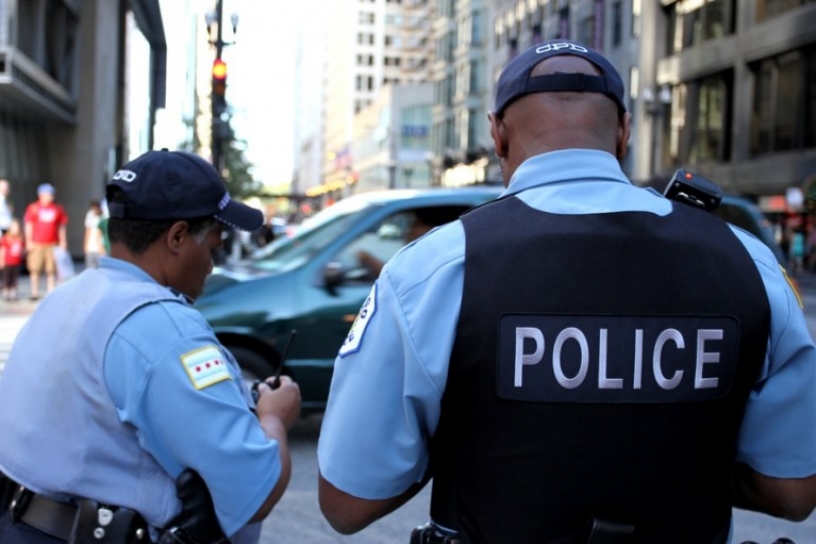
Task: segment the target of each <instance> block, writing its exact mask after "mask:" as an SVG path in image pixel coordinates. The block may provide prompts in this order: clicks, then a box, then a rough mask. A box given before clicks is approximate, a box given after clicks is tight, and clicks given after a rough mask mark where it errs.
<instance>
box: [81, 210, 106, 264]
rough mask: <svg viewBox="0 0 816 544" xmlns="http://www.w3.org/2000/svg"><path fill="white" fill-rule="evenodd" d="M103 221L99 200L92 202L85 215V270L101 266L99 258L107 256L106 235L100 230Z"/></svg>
mask: <svg viewBox="0 0 816 544" xmlns="http://www.w3.org/2000/svg"><path fill="white" fill-rule="evenodd" d="M100 221H102V205H101V204H100V203H99V201H98V200H91V202H90V204H89V205H88V211H87V212H86V213H85V239H84V243H83V246H82V247H83V250H84V252H85V268H95V267H97V266H99V258H100V257H101V256H102V255H104V254H105V245H104V233H103V231H102V230H101V229H100V228H99V223H100Z"/></svg>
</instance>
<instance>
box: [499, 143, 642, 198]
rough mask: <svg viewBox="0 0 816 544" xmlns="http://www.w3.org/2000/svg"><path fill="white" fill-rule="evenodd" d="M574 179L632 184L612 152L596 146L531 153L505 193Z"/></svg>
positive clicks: (516, 172) (505, 194)
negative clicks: (596, 148) (595, 148)
mask: <svg viewBox="0 0 816 544" xmlns="http://www.w3.org/2000/svg"><path fill="white" fill-rule="evenodd" d="M573 181H613V182H618V183H625V184H627V185H631V184H632V183H631V182H630V181H629V180H628V179H627V178H626V175H625V174H624V173H623V170H621V167H620V163H619V162H618V159H616V158H615V156H614V155H612V154H611V153H607V152H606V151H599V150H594V149H565V150H559V151H550V152H548V153H542V154H541V155H536V156H534V157H530V158H529V159H527V160H526V161H524V162H523V163H521V165H519V167H518V168H517V169H516V171H515V172H514V173H513V177H512V178H510V183H509V184H508V187H507V189H505V190H504V192H503V193H502V196H508V195H514V194H516V193H519V192H521V191H524V190H526V189H530V188H532V187H540V186H542V185H551V184H556V183H569V182H573Z"/></svg>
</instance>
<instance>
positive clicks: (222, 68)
mask: <svg viewBox="0 0 816 544" xmlns="http://www.w3.org/2000/svg"><path fill="white" fill-rule="evenodd" d="M212 76H213V79H214V80H216V81H224V80H226V79H227V63H226V62H224V61H223V60H221V59H215V62H213V67H212Z"/></svg>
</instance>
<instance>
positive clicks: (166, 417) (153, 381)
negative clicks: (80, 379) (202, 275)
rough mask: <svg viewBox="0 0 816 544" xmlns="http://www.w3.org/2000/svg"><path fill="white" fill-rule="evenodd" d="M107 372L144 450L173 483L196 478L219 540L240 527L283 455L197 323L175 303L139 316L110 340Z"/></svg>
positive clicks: (273, 479) (226, 359) (228, 359)
mask: <svg viewBox="0 0 816 544" xmlns="http://www.w3.org/2000/svg"><path fill="white" fill-rule="evenodd" d="M104 372H105V383H106V384H107V387H108V390H109V393H110V395H111V398H112V400H113V402H114V404H115V405H116V407H117V409H118V412H119V417H120V419H121V420H122V421H123V422H125V423H128V424H131V425H133V426H134V427H135V428H136V432H137V434H138V437H139V441H140V444H141V445H142V447H143V448H144V449H145V450H146V451H147V452H148V453H150V454H151V455H152V456H153V457H154V458H155V459H156V461H157V462H158V463H159V465H161V467H162V468H163V469H164V470H165V471H166V472H167V473H168V474H171V475H173V477H176V476H177V475H178V474H179V473H181V471H182V470H183V469H184V468H192V469H194V470H196V471H198V472H199V473H200V474H201V476H202V477H203V478H204V480H205V481H206V482H207V484H208V488H209V491H210V493H211V495H212V497H213V502H214V505H215V509H216V514H217V515H218V518H219V521H220V522H221V526H222V528H223V529H224V532H225V533H226V534H228V535H231V534H233V533H235V532H236V531H238V530H239V529H240V528H241V527H243V526H244V525H245V524H246V523H247V521H248V520H249V519H250V518H251V517H252V516H253V515H254V514H255V512H257V511H258V509H259V508H260V507H261V505H262V504H263V503H264V501H265V500H266V498H267V497H268V495H269V493H270V492H271V491H272V488H273V487H274V485H275V484H276V483H277V481H278V478H279V476H280V472H281V460H280V449H279V444H278V443H277V441H274V440H270V439H268V438H267V437H266V435H265V434H264V432H263V430H262V429H261V426H260V424H259V422H258V420H257V418H256V417H255V416H254V414H253V413H252V412H251V411H250V409H249V403H250V402H251V400H250V399H249V397H248V391H247V390H246V387H245V386H243V385H242V384H241V382H240V374H239V370H238V367H237V365H236V364H235V362H234V359H233V358H232V356H231V355H230V354H229V353H228V352H227V351H226V350H225V349H224V348H223V347H222V346H221V345H220V344H219V343H218V341H217V340H216V338H215V336H214V334H213V332H212V329H211V328H210V327H209V325H208V324H207V323H206V321H205V320H204V319H203V317H201V315H200V314H199V313H198V312H197V311H196V310H194V309H193V308H191V307H188V306H185V305H182V304H178V303H176V302H159V303H153V304H149V305H147V306H144V307H142V308H140V309H138V310H137V311H135V312H134V313H133V314H131V315H130V316H129V317H127V318H126V319H125V320H124V321H123V322H122V323H121V324H120V325H119V326H118V328H117V329H116V331H115V332H114V334H113V336H112V337H111V339H110V342H109V344H108V347H107V350H106V353H105V359H104Z"/></svg>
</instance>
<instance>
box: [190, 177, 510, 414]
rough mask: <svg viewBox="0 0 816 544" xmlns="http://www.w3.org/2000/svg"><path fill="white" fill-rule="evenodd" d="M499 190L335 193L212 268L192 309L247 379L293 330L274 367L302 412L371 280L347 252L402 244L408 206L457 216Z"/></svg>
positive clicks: (323, 392)
mask: <svg viewBox="0 0 816 544" xmlns="http://www.w3.org/2000/svg"><path fill="white" fill-rule="evenodd" d="M502 189H503V187H502V186H501V185H498V184H496V185H492V184H490V185H478V186H469V187H467V188H460V189H425V190H399V191H382V192H373V193H365V194H360V195H355V196H352V197H350V198H346V199H343V200H341V201H339V202H337V203H336V204H334V205H332V206H330V207H329V208H327V209H325V210H323V211H322V212H320V213H318V214H316V215H314V216H312V217H310V218H309V219H307V220H306V221H304V222H303V223H302V224H301V225H300V226H299V227H298V228H297V229H296V231H295V232H294V233H293V234H292V236H291V237H282V238H279V239H276V240H275V241H273V242H272V243H271V244H270V245H268V246H265V247H263V248H260V249H259V250H257V251H256V252H254V253H253V254H252V255H251V257H250V258H249V259H247V260H245V261H242V262H240V263H238V264H237V265H235V266H230V267H226V266H224V267H218V268H216V269H215V270H214V271H213V273H212V274H211V275H210V277H209V278H208V280H207V284H206V286H205V289H204V293H203V294H202V296H201V297H199V299H198V301H197V302H196V306H197V307H198V309H199V310H200V311H201V313H202V314H203V315H204V317H205V318H206V319H207V321H208V322H209V323H210V325H212V327H213V329H214V330H215V333H216V335H217V336H218V338H219V340H220V341H221V343H222V344H224V346H226V347H227V348H228V349H229V350H230V351H231V352H232V353H233V355H234V356H235V358H236V359H237V360H238V363H239V364H240V365H241V368H242V370H243V371H244V376H245V378H246V379H248V380H249V379H255V378H265V377H267V376H270V375H272V374H273V373H274V371H275V370H276V369H277V367H278V365H279V363H280V355H281V353H282V352H283V350H284V347H285V346H286V343H287V341H288V339H289V336H290V334H291V331H293V330H295V331H297V334H296V336H295V338H294V340H293V341H292V344H291V347H290V349H289V351H288V353H287V357H286V361H284V369H283V372H284V373H286V374H288V375H290V376H292V378H293V379H294V380H296V381H297V382H298V384H299V385H300V389H301V396H302V399H303V411H304V412H309V411H315V410H320V409H322V408H323V407H324V405H325V402H326V398H327V396H328V391H329V384H330V382H331V375H332V368H333V365H334V359H335V356H336V355H337V351H338V349H339V348H340V345H341V344H342V343H343V340H344V339H345V337H346V335H347V334H348V331H349V328H350V327H351V324H352V322H353V321H354V318H355V317H356V316H357V312H358V311H359V309H360V306H362V304H363V301H364V300H365V298H366V296H367V295H368V293H369V291H370V290H371V286H372V284H373V282H374V279H375V278H374V277H372V276H371V273H370V271H369V269H368V268H366V267H365V266H363V264H362V263H361V262H360V261H359V260H358V257H357V253H358V252H359V251H361V250H365V251H367V252H368V253H370V254H372V255H373V256H374V257H376V258H377V259H379V260H381V261H383V262H384V261H387V260H388V259H389V258H390V257H391V256H392V255H393V254H394V253H396V252H397V250H399V249H400V248H401V247H402V246H403V245H404V236H405V234H406V230H407V228H408V227H409V225H410V222H411V220H412V216H413V214H414V212H415V211H416V210H418V209H423V210H424V211H425V212H428V211H429V209H436V210H437V211H442V210H448V211H450V210H452V209H453V210H457V209H458V211H459V212H464V211H465V210H467V209H469V208H471V207H473V206H476V205H479V204H482V203H484V202H486V201H488V200H492V199H494V198H496V197H497V196H498V195H499V194H500V193H501V191H502ZM426 214H427V213H426Z"/></svg>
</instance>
